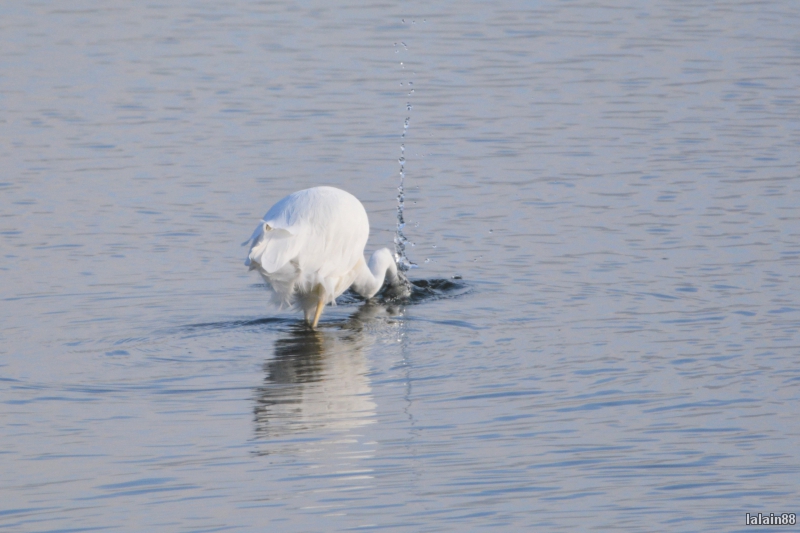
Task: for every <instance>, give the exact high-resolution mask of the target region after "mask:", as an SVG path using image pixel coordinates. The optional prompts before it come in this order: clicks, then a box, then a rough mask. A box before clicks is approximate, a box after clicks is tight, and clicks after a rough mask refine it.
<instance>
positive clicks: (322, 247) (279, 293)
mask: <svg viewBox="0 0 800 533" xmlns="http://www.w3.org/2000/svg"><path fill="white" fill-rule="evenodd" d="M368 238H369V220H368V218H367V212H366V211H365V210H364V206H363V205H361V202H359V201H358V199H357V198H356V197H355V196H353V195H352V194H350V193H348V192H345V191H343V190H341V189H337V188H335V187H313V188H311V189H305V190H302V191H297V192H295V193H292V194H290V195H289V196H287V197H286V198H284V199H282V200H280V201H279V202H278V203H276V204H275V205H274V206H272V208H271V209H270V210H269V211H267V214H266V215H264V219H263V220H262V221H261V224H259V225H258V227H257V228H256V229H255V231H254V232H253V234H252V235H251V236H250V238H249V239H248V240H247V241H245V242H244V243H243V244H250V252H249V253H248V254H247V260H246V261H245V265H247V266H249V267H250V270H258V272H259V273H260V274H261V276H263V278H264V280H265V281H266V282H267V284H268V285H269V286H270V287H271V288H272V291H273V294H274V296H275V299H276V303H278V304H279V305H281V306H290V307H299V308H301V309H302V310H303V312H304V314H305V319H306V322H309V323H310V324H311V325H312V327H317V322H318V321H319V316H320V315H321V314H322V308H323V307H324V306H325V304H328V303H331V304H335V300H336V297H337V296H339V295H341V294H342V293H343V292H344V291H346V290H347V289H348V288H349V287H351V286H352V287H353V290H355V291H356V292H358V293H359V294H361V295H362V296H364V297H365V298H371V297H372V296H374V295H375V293H377V292H378V291H379V290H380V288H381V286H383V283H384V280H385V279H388V281H389V283H391V284H393V285H394V284H397V283H399V282H400V281H399V280H400V278H399V277H398V273H397V265H396V264H395V262H394V258H393V257H392V253H391V252H390V251H389V250H388V249H387V248H381V249H380V250H378V251H376V252H375V253H374V254H372V257H370V260H369V264H367V263H366V262H365V261H364V246H366V244H367V239H368ZM312 317H313V320H312Z"/></svg>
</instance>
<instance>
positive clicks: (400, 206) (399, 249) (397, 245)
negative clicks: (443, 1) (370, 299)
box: [394, 20, 417, 289]
mask: <svg viewBox="0 0 800 533" xmlns="http://www.w3.org/2000/svg"><path fill="white" fill-rule="evenodd" d="M403 22H405V20H403ZM398 44H400V45H402V47H403V50H406V51H407V50H408V46H406V43H404V42H400V43H394V46H395V53H399V52H400V49H399V48H398V46H397V45H398ZM400 67H401V68H402V69H403V70H405V68H406V67H405V64H404V63H403V62H402V61H401V62H400ZM400 85H405V83H404V82H402V81H401V82H400ZM412 94H414V82H413V81H409V82H408V96H409V98H410V97H411V95H412ZM411 107H412V106H411V102H410V101H407V102H406V118H405V121H403V134H402V135H401V136H400V139H401V142H400V159H398V162H399V163H400V185H399V186H398V187H397V229H396V231H395V235H394V259H395V262H396V263H397V268H398V270H399V271H400V272H401V273H403V274H405V273H406V272H408V271H409V270H411V269H412V268H416V267H417V265H416V263H412V262H411V261H410V260H409V259H408V256H407V255H406V243H407V242H408V238H406V235H405V233H404V232H403V229H404V228H405V226H406V221H405V213H404V210H405V200H406V197H405V180H406V133H407V132H408V126H409V124H410V123H411ZM403 277H405V276H403ZM406 281H407V280H406ZM407 285H408V288H409V289H410V284H409V283H407Z"/></svg>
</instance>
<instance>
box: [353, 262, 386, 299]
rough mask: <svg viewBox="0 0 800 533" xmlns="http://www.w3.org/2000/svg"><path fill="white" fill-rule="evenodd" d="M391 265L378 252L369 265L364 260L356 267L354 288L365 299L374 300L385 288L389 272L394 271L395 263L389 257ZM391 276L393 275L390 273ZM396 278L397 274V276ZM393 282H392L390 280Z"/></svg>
mask: <svg viewBox="0 0 800 533" xmlns="http://www.w3.org/2000/svg"><path fill="white" fill-rule="evenodd" d="M389 257H390V259H389V261H390V264H387V261H386V260H385V259H386V258H384V257H382V256H381V255H380V254H379V253H378V252H376V253H374V254H372V257H370V259H369V265H367V263H366V262H365V261H364V259H363V258H362V259H361V260H359V262H358V265H356V279H355V281H354V282H353V285H352V288H353V290H354V291H356V292H357V293H358V294H360V295H361V296H363V297H364V298H372V297H373V296H375V294H376V293H377V292H378V291H379V290H380V289H381V287H382V286H383V282H384V281H385V279H386V273H387V271H390V270H392V268H391V267H392V266H394V261H393V260H391V256H389ZM390 274H391V273H390ZM395 277H396V274H395ZM390 281H391V280H390Z"/></svg>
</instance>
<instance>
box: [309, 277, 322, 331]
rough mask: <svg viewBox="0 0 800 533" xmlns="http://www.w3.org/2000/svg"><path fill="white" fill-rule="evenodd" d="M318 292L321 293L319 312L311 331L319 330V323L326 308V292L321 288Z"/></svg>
mask: <svg viewBox="0 0 800 533" xmlns="http://www.w3.org/2000/svg"><path fill="white" fill-rule="evenodd" d="M317 292H318V293H319V301H317V312H316V313H314V322H312V323H311V329H317V322H319V317H320V315H322V309H323V308H324V307H325V291H324V290H323V289H322V287H320V288H319V290H318V291H317Z"/></svg>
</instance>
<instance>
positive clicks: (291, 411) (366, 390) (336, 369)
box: [254, 304, 395, 439]
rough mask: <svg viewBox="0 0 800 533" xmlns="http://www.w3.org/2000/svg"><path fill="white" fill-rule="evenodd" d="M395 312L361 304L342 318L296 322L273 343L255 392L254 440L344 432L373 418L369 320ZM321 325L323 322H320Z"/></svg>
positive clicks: (371, 335)
mask: <svg viewBox="0 0 800 533" xmlns="http://www.w3.org/2000/svg"><path fill="white" fill-rule="evenodd" d="M393 313H395V311H394V310H391V309H387V308H386V307H385V306H382V305H373V304H365V305H363V306H362V307H361V308H360V309H359V310H358V311H357V312H356V313H355V314H354V315H353V316H351V317H350V318H349V319H348V320H347V321H346V322H344V323H340V324H338V325H331V324H330V323H329V324H328V325H325V327H323V328H321V329H318V330H312V329H309V328H308V327H307V326H305V325H300V324H298V325H297V326H296V327H294V328H293V329H291V330H290V331H289V332H287V335H285V336H284V337H283V338H280V339H278V340H277V341H276V342H275V353H274V357H272V358H270V359H269V360H268V361H267V362H265V363H264V373H265V374H266V377H265V378H264V384H263V386H261V387H259V388H258V389H257V391H256V405H255V409H254V411H255V422H256V435H257V438H259V439H266V438H269V439H274V438H279V437H286V436H288V435H290V434H293V433H298V432H313V431H320V432H322V431H330V430H333V431H337V432H338V431H346V430H349V429H352V428H356V427H360V426H364V425H366V424H370V423H372V422H373V421H374V417H375V408H376V406H375V402H374V401H373V397H372V388H371V386H370V382H369V377H368V372H369V368H368V366H367V359H366V354H365V352H367V351H368V347H369V346H370V345H371V344H372V341H373V339H374V335H373V334H372V333H371V332H370V331H368V327H367V326H368V325H369V322H371V319H372V318H373V317H375V316H378V315H384V316H386V315H387V314H388V315H391V314H393ZM323 325H324V324H323Z"/></svg>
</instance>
